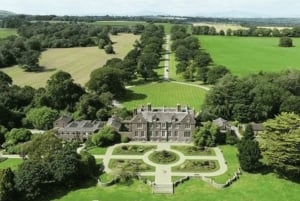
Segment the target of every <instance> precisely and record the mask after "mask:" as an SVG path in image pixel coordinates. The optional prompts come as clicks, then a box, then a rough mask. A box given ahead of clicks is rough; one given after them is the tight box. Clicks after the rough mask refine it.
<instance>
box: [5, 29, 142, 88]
mask: <svg viewBox="0 0 300 201" xmlns="http://www.w3.org/2000/svg"><path fill="white" fill-rule="evenodd" d="M138 38H139V36H135V35H133V34H120V35H118V36H111V39H112V41H113V42H115V44H114V45H113V46H114V49H115V52H116V54H114V55H108V54H106V53H105V52H104V50H100V49H98V47H80V48H54V49H49V50H47V51H45V52H43V53H42V56H41V59H40V65H41V66H44V67H45V71H44V72H41V73H27V72H24V71H23V70H22V69H21V68H19V67H17V66H14V67H9V68H4V69H1V70H2V71H4V72H5V73H7V74H8V75H9V76H11V77H12V78H13V81H14V84H17V85H21V86H24V85H30V86H32V87H35V88H38V87H44V86H45V85H46V82H47V80H48V79H49V77H50V76H51V75H52V74H54V73H55V72H57V71H59V70H63V71H66V72H69V73H70V74H71V75H72V77H73V79H74V80H75V82H77V83H79V84H81V85H85V83H86V82H87V81H88V80H89V79H90V73H91V72H92V71H93V70H95V69H97V68H99V67H102V66H103V65H104V64H105V63H106V61H107V60H108V59H111V58H114V57H118V58H123V57H124V56H126V54H127V53H128V52H129V51H130V50H131V49H132V48H133V46H132V45H133V43H134V41H135V40H136V39H138Z"/></svg>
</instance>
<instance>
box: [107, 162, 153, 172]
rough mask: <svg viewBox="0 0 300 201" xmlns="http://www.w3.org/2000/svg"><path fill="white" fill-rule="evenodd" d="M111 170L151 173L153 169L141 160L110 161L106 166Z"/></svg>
mask: <svg viewBox="0 0 300 201" xmlns="http://www.w3.org/2000/svg"><path fill="white" fill-rule="evenodd" d="M108 166H109V168H111V169H123V170H126V171H138V172H153V171H154V170H155V168H154V167H153V166H150V165H148V164H146V163H144V161H143V160H141V159H111V160H110V161H109V164H108Z"/></svg>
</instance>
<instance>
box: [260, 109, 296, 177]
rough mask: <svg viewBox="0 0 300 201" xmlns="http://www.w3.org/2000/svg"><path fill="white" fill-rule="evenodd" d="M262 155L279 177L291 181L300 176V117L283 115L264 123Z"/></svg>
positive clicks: (289, 114) (292, 114)
mask: <svg viewBox="0 0 300 201" xmlns="http://www.w3.org/2000/svg"><path fill="white" fill-rule="evenodd" d="M260 136H261V138H262V140H261V147H262V154H263V155H264V156H265V157H266V159H267V161H268V164H269V165H270V166H271V167H273V168H274V169H275V170H276V171H277V172H278V174H279V175H281V176H283V177H288V178H291V179H296V178H299V176H300V116H299V115H297V114H294V113H281V114H280V115H278V116H276V117H275V118H274V119H270V120H268V121H266V122H265V123H264V132H263V133H262V134H260Z"/></svg>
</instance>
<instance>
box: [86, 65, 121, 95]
mask: <svg viewBox="0 0 300 201" xmlns="http://www.w3.org/2000/svg"><path fill="white" fill-rule="evenodd" d="M123 77H124V72H123V71H122V70H120V69H116V68H111V67H107V68H99V69H96V70H94V71H93V72H92V73H91V75H90V80H89V81H88V83H87V87H88V89H89V90H91V91H93V92H96V93H97V94H101V93H106V92H110V93H111V94H113V95H114V96H115V97H121V96H122V95H123V94H124V93H125V86H124V78H123Z"/></svg>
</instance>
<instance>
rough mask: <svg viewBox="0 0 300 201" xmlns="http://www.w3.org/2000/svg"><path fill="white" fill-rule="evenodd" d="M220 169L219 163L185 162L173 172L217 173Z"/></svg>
mask: <svg viewBox="0 0 300 201" xmlns="http://www.w3.org/2000/svg"><path fill="white" fill-rule="evenodd" d="M219 168H220V166H219V162H218V161H213V160H185V161H184V163H183V164H181V165H178V166H175V167H172V171H173V172H199V173H200V172H215V171H217V170H218V169H219Z"/></svg>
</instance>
